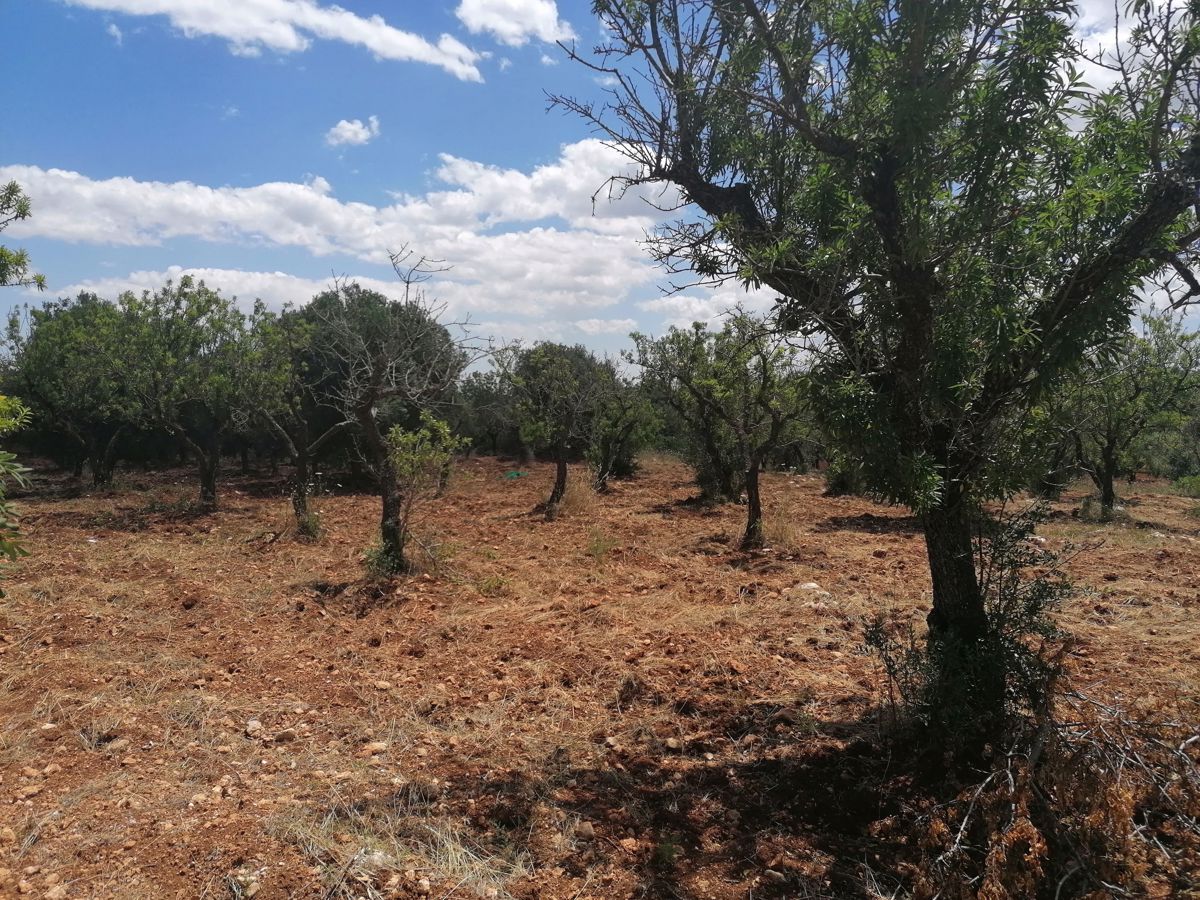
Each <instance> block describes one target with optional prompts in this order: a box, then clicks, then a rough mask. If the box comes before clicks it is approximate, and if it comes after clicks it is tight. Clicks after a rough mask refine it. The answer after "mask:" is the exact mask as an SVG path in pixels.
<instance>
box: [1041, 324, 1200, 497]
mask: <svg viewBox="0 0 1200 900" xmlns="http://www.w3.org/2000/svg"><path fill="white" fill-rule="evenodd" d="M1143 324H1144V327H1145V330H1144V333H1143V334H1142V335H1137V334H1134V333H1133V332H1129V333H1126V334H1123V335H1121V336H1120V337H1119V338H1118V339H1117V340H1115V341H1113V342H1112V343H1111V344H1109V345H1106V346H1105V347H1103V348H1100V349H1098V350H1096V351H1095V352H1093V353H1091V354H1089V356H1088V358H1087V359H1086V360H1085V362H1084V365H1083V366H1082V368H1081V371H1080V373H1079V375H1078V376H1077V377H1076V378H1075V379H1074V381H1073V382H1072V383H1071V384H1070V385H1069V386H1068V389H1067V393H1066V397H1065V399H1064V407H1065V409H1064V414H1065V415H1066V417H1067V428H1068V430H1069V434H1070V436H1071V439H1072V441H1073V443H1074V449H1075V453H1076V457H1077V460H1078V462H1079V465H1080V467H1081V468H1082V469H1083V471H1084V472H1086V473H1087V475H1088V476H1089V477H1090V478H1091V479H1092V481H1093V482H1094V483H1095V485H1096V489H1097V490H1098V491H1099V492H1100V509H1101V517H1102V518H1105V519H1107V518H1111V517H1112V514H1113V507H1114V506H1115V504H1116V501H1117V495H1116V489H1115V483H1116V479H1117V477H1118V475H1119V474H1121V473H1124V472H1133V471H1135V470H1136V469H1137V467H1138V463H1139V462H1140V457H1139V453H1140V451H1142V449H1143V446H1144V445H1143V444H1142V442H1143V441H1144V440H1145V439H1146V438H1147V437H1149V436H1150V435H1151V434H1152V433H1153V432H1155V431H1160V430H1167V431H1174V432H1178V431H1179V430H1180V428H1181V426H1182V425H1183V423H1184V417H1185V413H1186V412H1187V411H1188V410H1189V409H1190V408H1191V407H1192V406H1193V404H1194V403H1195V402H1196V398H1197V394H1198V393H1200V336H1198V335H1196V334H1188V333H1185V332H1184V330H1183V326H1182V324H1181V323H1180V322H1179V321H1177V320H1173V319H1170V318H1165V317H1161V316H1146V317H1145V318H1144V319H1143Z"/></svg>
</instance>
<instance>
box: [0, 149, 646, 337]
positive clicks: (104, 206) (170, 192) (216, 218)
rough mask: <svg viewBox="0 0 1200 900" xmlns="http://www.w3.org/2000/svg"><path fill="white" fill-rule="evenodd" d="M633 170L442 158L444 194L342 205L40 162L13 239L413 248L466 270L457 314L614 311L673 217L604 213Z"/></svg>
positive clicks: (284, 186)
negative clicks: (94, 174)
mask: <svg viewBox="0 0 1200 900" xmlns="http://www.w3.org/2000/svg"><path fill="white" fill-rule="evenodd" d="M624 165H625V164H624V163H623V161H622V160H621V159H620V157H619V156H617V155H616V153H615V152H614V151H612V150H611V149H609V148H607V147H606V146H605V145H604V144H602V143H601V142H599V141H595V140H585V141H581V142H579V143H575V144H568V145H566V146H564V147H563V148H562V150H561V153H560V155H559V158H558V159H557V160H555V161H554V162H551V163H548V164H546V165H543V166H538V167H536V168H534V169H533V170H531V171H520V170H516V169H502V168H499V167H495V166H488V165H484V164H482V163H479V162H474V161H472V160H467V159H462V158H459V157H455V156H450V155H443V156H442V157H441V159H440V165H439V166H438V168H437V169H436V170H435V172H434V173H433V174H434V175H435V177H436V178H438V179H439V181H440V182H441V186H442V188H443V189H441V190H435V191H431V192H428V193H425V194H421V195H417V196H409V195H399V196H396V197H395V198H394V202H393V203H390V204H387V205H378V206H376V205H371V204H368V203H361V202H346V201H342V200H340V199H338V198H337V197H336V196H335V194H334V190H333V187H332V185H330V183H329V182H328V181H326V180H325V179H324V178H321V177H312V178H310V179H309V180H308V181H305V182H268V183H265V184H258V185H252V186H248V187H229V186H225V187H210V186H206V185H199V184H195V183H193V182H188V181H180V182H169V183H168V182H156V181H139V180H136V179H133V178H109V179H102V180H101V179H92V178H89V177H87V176H86V175H83V174H81V173H78V172H71V171H66V170H62V169H42V168H39V167H36V166H5V167H0V181H8V180H16V181H18V182H20V183H21V185H22V186H23V187H24V188H25V189H26V190H27V191H28V192H29V193H30V194H31V195H32V196H36V197H37V199H38V207H37V215H36V216H34V217H32V218H30V219H27V220H25V221H23V222H18V223H14V224H13V225H12V226H11V230H12V232H13V235H14V237H19V238H20V237H44V238H52V239H58V240H65V241H74V242H82V243H91V244H103V245H118V246H122V245H123V246H159V245H162V244H164V243H166V242H168V241H170V240H172V239H178V238H193V239H199V240H203V241H208V242H213V243H237V244H242V245H258V246H263V247H291V248H299V249H302V250H304V251H306V252H308V253H310V254H312V255H313V256H317V257H325V256H345V257H350V258H352V259H355V260H359V261H361V262H363V263H369V264H376V265H380V264H381V265H387V264H388V251H389V250H392V249H396V248H398V247H401V246H404V245H410V246H412V247H414V248H416V249H417V250H418V251H419V252H422V253H428V254H429V255H431V256H434V257H437V258H441V259H445V260H447V261H448V262H449V263H450V264H452V265H453V267H454V268H453V270H452V271H451V272H449V273H448V274H447V275H446V276H444V277H443V278H442V279H440V281H439V284H438V286H437V293H438V294H439V296H441V297H443V298H444V299H446V300H448V301H451V302H453V303H454V304H455V305H456V306H457V307H459V308H463V309H471V310H476V311H489V312H495V313H506V314H510V315H531V316H534V315H536V316H541V315H544V314H545V313H546V311H547V310H556V309H560V310H568V309H569V310H576V309H601V308H604V307H609V306H613V305H615V304H619V303H621V302H624V301H627V300H629V299H630V297H631V295H632V292H634V291H637V290H639V289H644V288H646V287H647V286H649V285H650V284H652V283H653V281H654V280H655V277H656V273H655V270H654V269H653V268H652V267H651V266H649V265H648V264H647V262H646V260H645V257H644V255H643V253H642V249H641V247H640V244H639V240H640V238H641V237H642V236H643V235H644V233H645V231H646V230H647V229H649V228H651V227H653V225H654V223H655V222H656V221H657V220H658V218H659V217H661V214H660V213H658V212H657V210H655V209H654V208H653V207H652V206H651V205H650V204H649V203H647V202H643V201H645V200H647V199H653V197H652V196H651V195H649V194H644V193H637V192H630V193H629V194H628V195H627V196H625V197H623V198H621V199H618V200H614V201H613V202H609V201H608V200H607V199H605V198H604V197H603V196H602V197H601V198H599V199H598V200H597V201H596V202H595V205H594V211H593V193H594V192H595V191H596V189H597V188H598V187H600V186H601V185H602V184H603V183H604V180H605V179H606V178H607V177H608V176H610V175H612V174H613V173H614V172H617V171H621V170H622V167H623V166H624Z"/></svg>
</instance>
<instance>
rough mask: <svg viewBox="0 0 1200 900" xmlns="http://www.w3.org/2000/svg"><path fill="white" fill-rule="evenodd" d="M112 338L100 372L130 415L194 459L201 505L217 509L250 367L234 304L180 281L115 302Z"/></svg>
mask: <svg viewBox="0 0 1200 900" xmlns="http://www.w3.org/2000/svg"><path fill="white" fill-rule="evenodd" d="M117 307H118V315H119V321H118V323H117V326H116V332H117V337H116V340H115V341H114V343H113V344H112V345H111V347H110V348H109V352H108V359H107V363H106V371H107V373H108V375H109V376H110V377H112V378H113V379H114V380H115V381H117V382H118V383H120V384H121V385H122V386H123V389H124V390H126V391H128V393H129V395H130V397H131V398H132V400H133V402H134V414H135V415H136V417H137V418H138V420H139V421H140V422H141V423H142V424H143V425H146V426H148V427H153V428H161V429H162V430H163V431H165V432H167V433H168V434H169V435H171V436H172V437H173V438H175V440H177V441H178V442H179V443H180V444H181V445H182V446H183V447H185V448H186V449H187V450H188V451H190V452H191V453H192V454H193V455H194V456H195V458H196V462H197V467H198V469H199V476H200V504H201V505H202V506H206V507H212V506H214V505H215V504H216V502H217V477H218V474H219V472H220V467H221V444H222V441H223V440H224V438H225V437H226V435H227V434H228V433H229V432H230V431H231V429H232V428H233V427H234V425H235V423H236V421H237V420H238V419H239V418H240V417H241V415H242V414H243V411H244V410H245V408H246V406H247V404H248V402H249V398H248V397H247V394H246V389H247V387H248V386H249V384H250V383H251V381H250V379H249V377H248V373H249V369H250V367H252V366H253V365H254V360H253V357H252V356H251V354H249V353H248V352H247V350H248V346H247V341H246V327H245V325H246V317H245V316H244V315H243V314H242V313H241V312H240V311H239V310H238V308H237V306H236V305H235V304H234V302H233V301H232V300H230V299H228V298H226V297H222V296H221V294H220V293H218V292H217V291H214V290H211V289H209V288H208V287H206V286H205V284H204V282H203V281H195V280H193V279H192V278H191V277H190V276H187V275H185V276H183V277H182V278H180V279H179V281H178V282H170V281H168V282H167V283H166V284H165V285H164V286H163V287H162V288H160V289H159V290H157V291H154V292H153V293H151V292H150V291H144V292H142V294H141V295H140V296H139V295H136V294H134V293H132V292H126V293H124V294H122V295H121V297H120V298H119V299H118V301H117Z"/></svg>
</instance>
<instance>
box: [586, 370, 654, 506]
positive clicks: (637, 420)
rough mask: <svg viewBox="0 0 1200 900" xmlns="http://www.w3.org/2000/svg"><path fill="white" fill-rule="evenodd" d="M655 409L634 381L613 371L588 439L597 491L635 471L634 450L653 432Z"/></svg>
mask: <svg viewBox="0 0 1200 900" xmlns="http://www.w3.org/2000/svg"><path fill="white" fill-rule="evenodd" d="M655 424H656V423H655V416H654V409H653V407H652V406H651V405H650V400H649V397H648V396H647V395H646V392H645V391H643V390H642V387H641V385H640V384H638V383H637V382H634V381H631V380H630V379H628V378H624V377H622V376H621V375H620V374H618V373H616V372H615V371H614V372H613V380H612V384H611V385H610V387H609V389H608V390H607V391H605V392H603V393H602V394H601V396H600V402H599V403H598V404H597V407H596V419H595V422H594V424H593V425H592V433H591V439H590V440H589V442H588V449H587V459H588V462H589V463H591V465H592V471H593V472H594V473H595V481H596V490H598V491H600V492H604V491H607V490H608V487H609V481H610V480H611V479H613V478H629V477H631V476H632V475H633V474H634V472H636V471H637V461H636V456H637V452H638V451H639V450H640V449H642V447H644V446H646V444H647V443H648V442H649V441H650V439H651V437H652V436H653V434H654V431H655Z"/></svg>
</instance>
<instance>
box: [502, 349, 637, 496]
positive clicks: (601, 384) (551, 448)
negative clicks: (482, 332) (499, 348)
mask: <svg viewBox="0 0 1200 900" xmlns="http://www.w3.org/2000/svg"><path fill="white" fill-rule="evenodd" d="M496 360H497V364H498V365H499V367H500V368H501V370H502V371H503V372H504V376H505V379H506V381H507V383H508V384H509V386H510V388H511V390H512V392H513V397H514V400H515V403H514V408H515V412H516V419H517V422H518V423H519V426H520V429H521V438H522V439H523V440H524V441H525V442H527V443H528V444H529V445H530V446H531V447H533V448H534V450H536V451H538V452H542V453H546V454H548V455H549V456H550V458H551V459H552V460H553V461H554V467H555V475H554V486H553V487H552V488H551V490H550V496H549V497H548V498H547V499H546V502H545V503H544V504H543V505H542V508H543V509H544V510H545V513H546V518H547V519H553V518H555V517H556V516H557V515H558V511H559V504H561V503H562V499H563V497H564V496H565V495H566V492H567V471H568V470H567V463H568V462H569V461H570V460H571V458H572V457H576V456H580V455H583V454H584V453H586V452H587V449H588V447H589V445H590V443H591V439H592V430H593V428H594V426H595V424H596V417H597V414H598V412H599V411H600V408H601V405H602V404H603V403H604V401H605V400H606V398H607V397H608V396H609V395H610V394H611V393H612V392H613V390H614V389H615V386H616V382H617V375H616V369H615V367H614V366H613V364H612V363H611V362H610V361H608V360H600V359H597V358H596V357H595V356H594V355H593V354H592V352H591V351H590V350H588V349H587V348H586V347H584V346H582V345H581V344H576V345H574V346H568V345H566V344H556V343H552V342H548V341H539V342H538V343H536V344H533V345H532V346H530V347H520V346H516V347H510V348H507V349H506V350H505V351H504V352H502V353H500V354H497V357H496Z"/></svg>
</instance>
